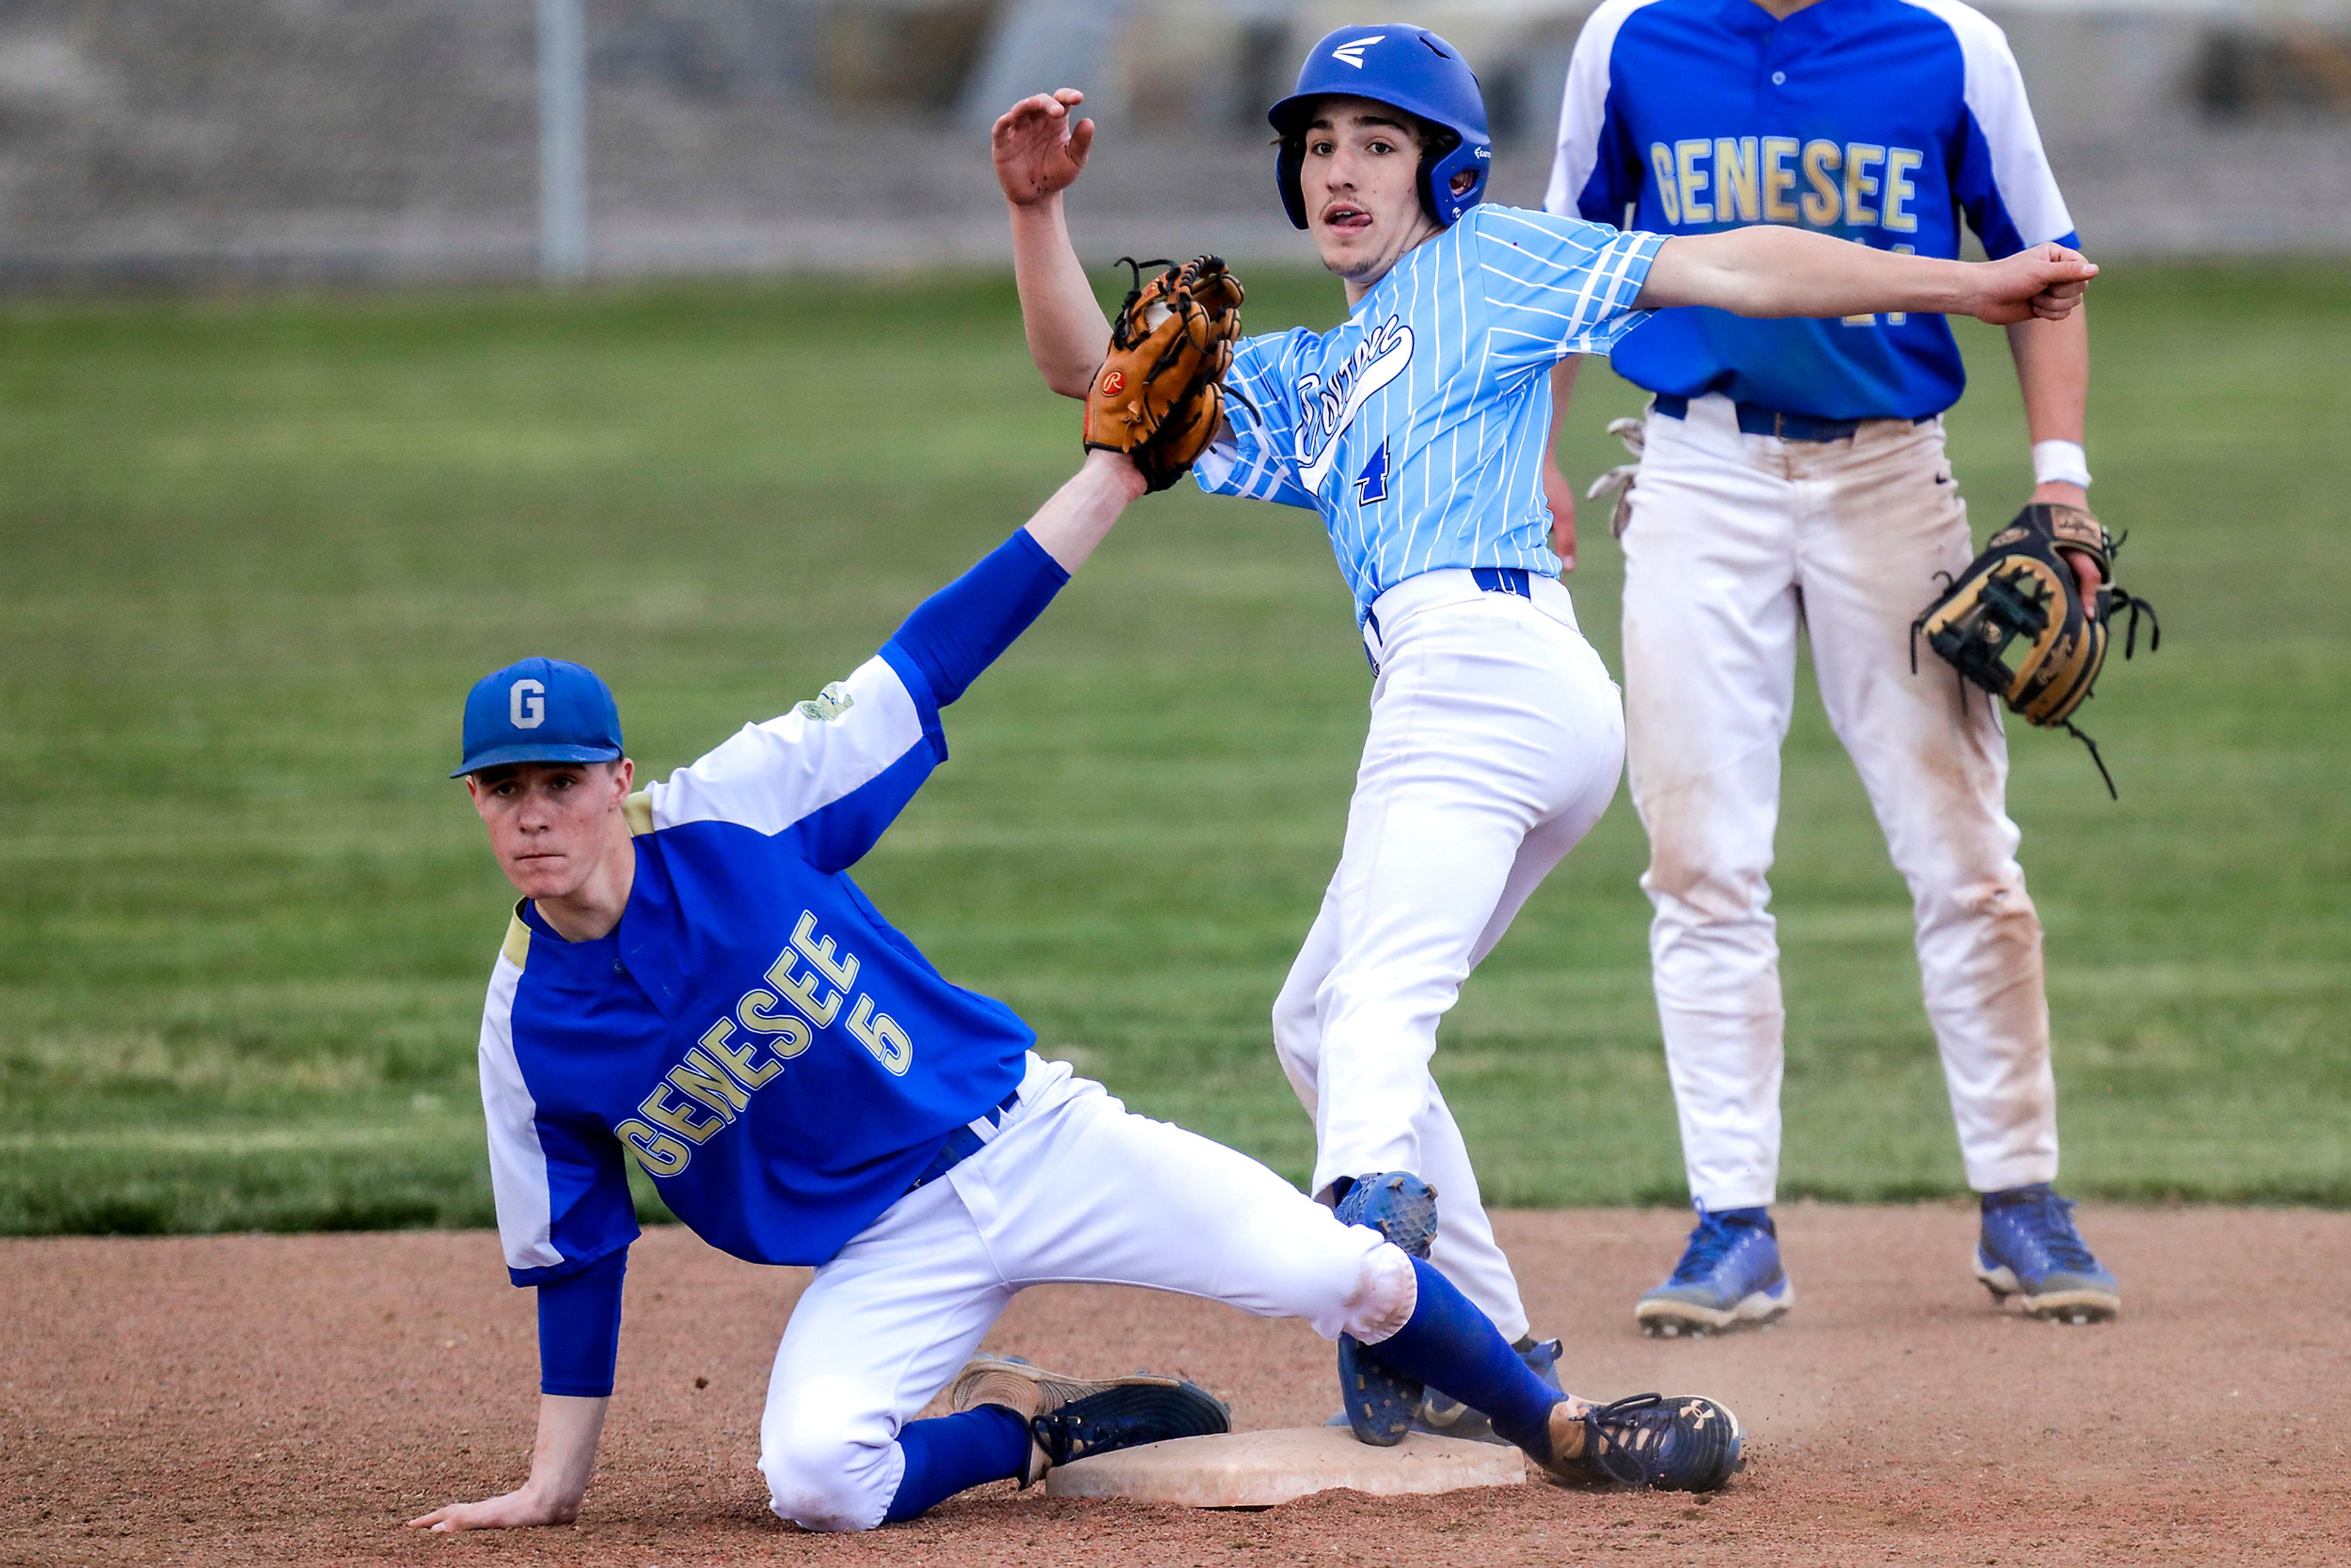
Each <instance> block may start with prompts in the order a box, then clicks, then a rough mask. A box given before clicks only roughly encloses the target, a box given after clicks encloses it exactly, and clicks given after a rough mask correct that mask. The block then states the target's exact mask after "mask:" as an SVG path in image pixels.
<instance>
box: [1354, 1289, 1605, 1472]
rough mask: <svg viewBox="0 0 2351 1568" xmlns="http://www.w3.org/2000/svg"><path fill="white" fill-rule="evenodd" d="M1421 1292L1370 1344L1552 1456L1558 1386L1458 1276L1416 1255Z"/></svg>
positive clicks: (1513, 1437) (1542, 1455) (1516, 1439)
mask: <svg viewBox="0 0 2351 1568" xmlns="http://www.w3.org/2000/svg"><path fill="white" fill-rule="evenodd" d="M1412 1271H1413V1273H1414V1275H1415V1276H1416V1277H1417V1278H1418V1280H1419V1281H1420V1300H1419V1301H1416V1302H1415V1303H1414V1304H1413V1309H1412V1316H1411V1318H1410V1319H1409V1320H1407V1321H1406V1322H1405V1325H1404V1327H1402V1328H1400V1329H1398V1330H1397V1331H1396V1332H1395V1333H1394V1334H1393V1335H1391V1336H1390V1337H1389V1338H1386V1339H1384V1340H1382V1341H1381V1342H1380V1343H1377V1344H1375V1345H1373V1346H1372V1347H1371V1352H1372V1354H1374V1355H1375V1356H1377V1357H1379V1359H1380V1360H1381V1361H1383V1362H1384V1363H1386V1364H1388V1365H1389V1366H1391V1367H1393V1368H1395V1370H1396V1371H1398V1372H1401V1373H1403V1374H1404V1375H1405V1376H1406V1377H1416V1378H1418V1379H1420V1381H1421V1382H1423V1383H1425V1384H1426V1385H1428V1386H1429V1387H1431V1388H1434V1389H1436V1390H1437V1392H1438V1393H1440V1394H1446V1395H1449V1396H1452V1397H1453V1398H1456V1399H1458V1400H1459V1401H1461V1403H1463V1404H1464V1405H1467V1406H1469V1407H1470V1408H1471V1409H1473V1410H1482V1411H1484V1412H1485V1413H1486V1415H1487V1416H1488V1417H1489V1419H1491V1420H1492V1421H1493V1423H1494V1430H1495V1431H1497V1432H1499V1433H1500V1434H1501V1435H1502V1436H1503V1437H1507V1438H1509V1439H1510V1441H1511V1442H1513V1443H1516V1444H1517V1445H1518V1446H1519V1447H1520V1448H1524V1449H1525V1450H1526V1451H1527V1452H1529V1453H1531V1454H1532V1455H1534V1456H1535V1458H1538V1459H1548V1458H1551V1410H1552V1406H1554V1405H1556V1404H1558V1403H1559V1390H1557V1389H1556V1388H1553V1387H1552V1385H1550V1384H1548V1383H1545V1382H1544V1381H1543V1380H1542V1379H1541V1378H1540V1377H1537V1376H1536V1375H1534V1373H1533V1372H1532V1371H1531V1370H1530V1369H1529V1368H1528V1366H1527V1364H1526V1362H1525V1361H1523V1360H1522V1359H1520V1355H1519V1353H1518V1352H1517V1351H1515V1350H1512V1349H1511V1348H1510V1341H1509V1340H1506V1339H1504V1338H1503V1337H1502V1334H1501V1331H1500V1330H1499V1329H1497V1328H1496V1327H1495V1326H1494V1324H1493V1322H1492V1321H1491V1320H1489V1318H1488V1317H1487V1316H1486V1314H1485V1313H1483V1312H1479V1310H1478V1309H1477V1308H1476V1307H1474V1306H1472V1305H1470V1304H1469V1298H1468V1297H1467V1296H1465V1295H1463V1294H1462V1293H1461V1292H1460V1291H1458V1290H1456V1289H1454V1287H1453V1282H1452V1281H1449V1280H1447V1278H1446V1277H1445V1276H1444V1275H1442V1274H1440V1273H1438V1272H1437V1270H1435V1269H1432V1268H1430V1267H1429V1266H1428V1264H1427V1263H1426V1261H1424V1260H1421V1259H1418V1258H1416V1259H1414V1260H1412Z"/></svg>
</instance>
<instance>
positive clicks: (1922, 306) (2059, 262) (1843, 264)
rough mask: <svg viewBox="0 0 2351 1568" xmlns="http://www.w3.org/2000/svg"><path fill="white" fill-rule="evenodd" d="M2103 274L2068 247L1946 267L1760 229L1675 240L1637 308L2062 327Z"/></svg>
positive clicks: (1662, 253) (1661, 252) (1660, 256)
mask: <svg viewBox="0 0 2351 1568" xmlns="http://www.w3.org/2000/svg"><path fill="white" fill-rule="evenodd" d="M2097 275H2098V269H2097V267H2095V266H2093V265H2092V264H2091V263H2089V262H2087V261H2085V260H2083V259H2082V257H2081V256H2080V255H2079V254H2078V253H2076V252H2074V251H2070V250H2067V249H2066V248H2065V247H2064V246H2060V245H2036V246H2031V247H2029V248H2027V249H2024V250H2021V251H2019V252H2017V253H2016V254H2015V255H2014V256H2007V257H2005V258H2003V259H2001V260H2000V261H1979V262H1970V261H1943V260H1939V259H1938V258H1935V257H1932V256H1903V255H1900V254H1898V253H1896V252H1894V251H1886V250H1875V249H1872V248H1871V247H1870V246H1865V245H1855V244H1854V243H1853V242H1852V241H1850V240H1841V239H1832V238H1831V237H1830V236H1828V235H1821V234H1811V233H1807V232H1806V231H1804V230H1802V229H1794V228H1784V227H1781V226H1779V225H1771V224H1758V225H1752V226H1750V227H1747V228H1738V229H1726V230H1724V231H1723V232H1722V233H1720V234H1710V235H1677V236H1676V237H1674V238H1672V239H1669V240H1667V241H1666V243H1665V244H1664V246H1661V247H1660V248H1659V249H1658V251H1657V258H1656V263H1655V265H1653V266H1652V267H1650V269H1649V276H1648V278H1647V280H1646V282H1645V283H1644V284H1643V285H1642V287H1641V294H1640V298H1638V299H1637V300H1635V306H1636V307H1637V308H1640V309H1643V310H1662V309H1666V308H1669V307H1672V306H1677V305H1710V306H1713V307H1715V308H1717V309H1721V310H1728V311H1729V312H1731V313H1732V314H1733V315H1738V316H1822V317H1834V316H1865V315H1870V314H1873V313H1875V312H1876V311H1881V310H1901V311H1915V312H1918V313H1920V314H1926V313H1930V312H1931V313H1935V314H1939V315H1945V316H1973V317H1976V318H1978V319H1981V320H1985V321H1990V322H1991V323H1992V324H1993V325H1994V326H2001V327H2004V326H2007V325H2009V324H2011V322H2018V321H2030V320H2032V319H2035V318H2038V319H2042V320H2045V321H2062V320H2064V319H2065V318H2066V317H2067V316H2069V315H2071V314H2072V313H2073V311H2074V309H2075V308H2077V307H2078V306H2079V305H2080V304H2081V300H2082V291H2083V289H2084V288H2085V287H2087V286H2088V283H2089V280H2090V279H2091V278H2093V277H2096V276H2097Z"/></svg>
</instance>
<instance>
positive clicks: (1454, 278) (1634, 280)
mask: <svg viewBox="0 0 2351 1568" xmlns="http://www.w3.org/2000/svg"><path fill="white" fill-rule="evenodd" d="M1741 3H1742V4H1743V3H1744V0H1741ZM1662 243H1664V242H1663V241H1662V240H1661V239H1659V238H1658V236H1656V235H1646V234H1624V233H1620V232H1618V231H1617V230H1615V229H1614V228H1610V227H1608V226H1606V225H1602V224H1594V223H1585V222H1582V221H1580V220H1578V219H1574V218H1558V217H1552V216H1550V215H1548V214H1542V213H1530V212H1521V211H1520V210H1518V209H1515V208H1511V207H1489V206H1480V207H1472V208H1471V209H1470V210H1469V211H1468V213H1466V214H1463V215H1462V218H1461V221H1460V222H1459V223H1458V224H1456V225H1453V226H1452V227H1451V228H1449V229H1447V230H1446V231H1445V232H1444V233H1442V234H1440V235H1437V236H1436V237H1435V238H1433V239H1430V240H1427V241H1426V242H1424V243H1422V244H1421V245H1418V246H1415V247H1414V248H1413V249H1411V250H1409V251H1407V252H1405V255H1404V256H1403V257H1402V258H1401V259H1399V260H1398V261H1397V262H1396V264H1395V267H1393V268H1391V269H1390V270H1389V272H1388V274H1387V276H1386V277H1383V278H1381V279H1380V281H1379V282H1378V283H1376V284H1374V286H1373V287H1372V289H1371V292H1369V293H1368V294H1366V295H1364V298H1363V300H1362V302H1361V303H1359V304H1358V305H1357V306H1356V307H1355V309H1354V313H1353V315H1352V316H1350V317H1349V318H1348V319H1347V320H1346V321H1345V322H1344V323H1343V325H1341V326H1339V327H1337V328H1335V329H1332V330H1331V331H1329V332H1323V333H1320V334H1318V333H1314V332H1310V331H1308V330H1306V329H1304V328H1302V327H1301V328H1296V329H1291V330H1290V331H1288V332H1276V333H1271V334H1269V335H1267V336H1265V337H1259V338H1250V339H1247V340H1244V341H1243V342H1241V343H1240V345H1239V346H1238V350H1237V351H1236V352H1235V354H1234V356H1233V364H1232V369H1231V370H1230V371H1227V372H1226V375H1225V390H1226V393H1227V395H1226V399H1225V412H1226V419H1227V423H1228V426H1229V434H1228V435H1227V436H1225V437H1222V438H1220V439H1219V440H1218V441H1217V444H1215V445H1213V446H1211V447H1210V448H1209V450H1208V451H1207V453H1206V454H1205V455H1203V456H1202V458H1201V460H1200V462H1199V464H1198V465H1197V466H1196V469H1195V470H1194V471H1195V473H1196V475H1197V476H1198V478H1199V482H1200V487H1201V488H1202V489H1204V490H1207V491H1208V492H1209V493H1210V494H1212V495H1221V496H1249V497H1255V498H1256V499H1258V500H1260V501H1279V502H1282V503H1284V504H1285V505H1288V506H1292V507H1313V508H1315V509H1316V510H1318V511H1320V512H1321V513H1322V521H1323V523H1324V524H1325V526H1327V527H1328V528H1330V530H1331V546H1332V549H1333V550H1334V551H1335V552H1336V553H1337V555H1338V558H1339V570H1341V571H1342V572H1343V573H1344V574H1345V576H1346V579H1347V586H1348V587H1349V588H1350V589H1352V590H1353V591H1354V595H1355V614H1356V618H1357V620H1358V621H1360V620H1361V619H1362V618H1363V617H1364V615H1366V614H1368V613H1369V612H1370V610H1371V606H1372V601H1374V600H1375V599H1377V598H1378V597H1379V596H1380V595H1381V594H1382V593H1384V592H1385V591H1387V590H1389V589H1391V588H1394V587H1395V585H1396V584H1397V583H1399V582H1402V581H1404V580H1405V579H1406V578H1410V577H1416V576H1418V575H1419V574H1420V573H1422V572H1425V571H1435V570H1440V569H1443V568H1447V567H1520V568H1524V569H1525V570H1530V571H1535V572H1540V573H1541V574H1542V575H1544V576H1546V577H1549V576H1552V575H1554V574H1556V573H1557V572H1558V570H1559V558H1558V557H1557V556H1555V555H1553V554H1552V550H1551V542H1550V533H1551V508H1550V507H1548V506H1547V505H1546V504H1545V503H1544V500H1543V496H1542V459H1543V452H1544V449H1545V448H1546V446H1547V445H1548V444H1549V442H1550V438H1551V407H1552V403H1551V377H1550V375H1549V374H1548V372H1549V371H1550V370H1551V368H1552V365H1553V364H1555V363H1557V362H1558V361H1560V360H1562V359H1563V358H1565V357H1566V356H1567V355H1569V354H1579V353H1580V354H1597V353H1604V352H1605V351H1606V350H1608V348H1609V346H1610V345H1611V344H1613V343H1614V342H1615V341H1616V340H1617V339H1619V338H1621V337H1623V336H1624V335H1625V333H1626V332H1627V331H1629V330H1631V329H1633V327H1635V325H1636V324H1638V323H1639V322H1640V321H1641V320H1643V319H1645V317H1644V313H1643V312H1640V311H1636V310H1635V309H1634V308H1633V301H1634V299H1635V298H1637V297H1638V296H1639V294H1640V292H1641V285H1642V283H1643V282H1644V281H1645V280H1646V278H1647V277H1648V275H1649V266H1650V264H1651V262H1653V261H1654V260H1655V259H1656V254H1657V246H1659V245H1661V244H1662Z"/></svg>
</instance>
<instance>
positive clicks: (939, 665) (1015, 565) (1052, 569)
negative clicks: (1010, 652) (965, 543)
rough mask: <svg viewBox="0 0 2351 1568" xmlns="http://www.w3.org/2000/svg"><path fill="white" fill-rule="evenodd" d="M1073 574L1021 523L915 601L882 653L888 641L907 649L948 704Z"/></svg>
mask: <svg viewBox="0 0 2351 1568" xmlns="http://www.w3.org/2000/svg"><path fill="white" fill-rule="evenodd" d="M1069 580H1070V574H1069V573H1068V572H1066V571H1064V570H1061V562H1059V561H1057V560H1055V559H1053V558H1052V557H1051V556H1050V555H1048V554H1046V553H1045V547H1044V546H1043V545H1040V544H1039V543H1038V542H1037V539H1036V536H1034V535H1033V534H1031V533H1029V530H1028V529H1027V528H1022V529H1020V530H1019V532H1017V533H1015V534H1014V535H1013V536H1012V537H1011V538H1008V539H1007V540H1005V541H1004V542H1003V543H1002V544H1000V545H998V546H997V547H996V548H995V549H992V550H990V551H988V552H987V554H986V555H985V556H982V557H981V558H980V559H979V563H978V564H977V566H974V567H973V568H972V569H971V570H969V571H967V572H965V573H964V574H963V575H962V576H961V577H958V578H956V580H954V581H953V582H950V583H948V584H947V585H946V587H945V588H942V589H940V590H939V591H937V592H936V593H934V594H932V595H931V596H930V597H929V598H928V599H925V601H923V602H922V603H921V604H919V605H917V606H916V607H915V609H914V613H913V614H912V615H909V616H907V617H906V621H905V624H904V625H903V626H900V627H899V628H898V632H897V634H896V635H895V636H893V637H892V638H891V639H890V645H889V647H886V648H884V649H883V657H884V658H887V657H888V656H889V653H890V649H891V648H894V649H896V650H897V651H898V652H899V653H903V654H904V656H905V657H906V658H907V659H908V660H910V661H911V662H912V663H913V664H914V667H915V668H916V669H918V670H920V671H922V673H923V678H924V679H925V681H927V682H929V683H930V688H931V696H932V697H933V698H934V699H935V701H936V702H937V703H938V705H939V706H941V707H945V706H947V704H949V703H951V702H953V701H955V700H956V698H957V697H959V696H961V695H963V694H964V692H965V690H966V688H967V687H968V686H970V685H971V683H972V682H973V681H975V680H977V678H978V676H979V673H980V672H981V671H982V670H985V669H986V668H987V666H988V665H990V664H994V663H995V662H996V660H997V657H998V655H999V654H1000V653H1003V652H1004V650H1005V649H1007V648H1009V647H1010V646H1012V643H1013V640H1014V639H1015V638H1017V637H1019V635H1020V633H1021V632H1026V631H1027V630H1028V629H1029V623H1030V622H1033V621H1035V620H1036V619H1037V617H1038V616H1039V615H1040V614H1042V613H1043V612H1044V610H1045V606H1046V605H1048V604H1050V603H1051V602H1052V601H1053V595H1055V594H1056V593H1059V592H1060V591H1061V584H1063V583H1065V582H1067V581H1069Z"/></svg>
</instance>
